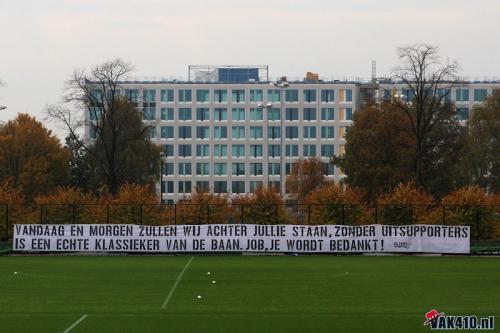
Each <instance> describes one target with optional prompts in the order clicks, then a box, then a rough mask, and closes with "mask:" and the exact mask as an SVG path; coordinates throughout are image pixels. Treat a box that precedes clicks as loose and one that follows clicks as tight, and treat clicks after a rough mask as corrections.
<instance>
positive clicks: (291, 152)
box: [285, 145, 299, 157]
mask: <svg viewBox="0 0 500 333" xmlns="http://www.w3.org/2000/svg"><path fill="white" fill-rule="evenodd" d="M285 156H287V157H297V156H299V145H285Z"/></svg>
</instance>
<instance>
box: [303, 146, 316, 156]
mask: <svg viewBox="0 0 500 333" xmlns="http://www.w3.org/2000/svg"><path fill="white" fill-rule="evenodd" d="M303 149H304V153H303V154H302V155H304V156H307V157H312V156H316V145H304V146H303Z"/></svg>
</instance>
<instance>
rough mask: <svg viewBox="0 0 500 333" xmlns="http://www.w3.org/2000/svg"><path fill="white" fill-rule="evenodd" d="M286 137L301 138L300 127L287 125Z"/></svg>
mask: <svg viewBox="0 0 500 333" xmlns="http://www.w3.org/2000/svg"><path fill="white" fill-rule="evenodd" d="M285 137H286V138H287V139H298V138H299V127H298V126H286V127H285Z"/></svg>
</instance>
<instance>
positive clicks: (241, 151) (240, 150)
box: [232, 145, 245, 157]
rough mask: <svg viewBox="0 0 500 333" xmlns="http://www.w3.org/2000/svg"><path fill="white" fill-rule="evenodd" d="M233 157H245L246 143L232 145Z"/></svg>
mask: <svg viewBox="0 0 500 333" xmlns="http://www.w3.org/2000/svg"><path fill="white" fill-rule="evenodd" d="M232 152H233V154H232V155H233V157H245V145H233V146H232Z"/></svg>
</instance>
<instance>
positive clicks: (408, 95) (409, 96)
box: [401, 89, 415, 103]
mask: <svg viewBox="0 0 500 333" xmlns="http://www.w3.org/2000/svg"><path fill="white" fill-rule="evenodd" d="M401 93H402V95H403V96H404V100H405V102H406V103H410V102H411V101H413V100H414V99H415V93H414V92H413V90H412V89H403V90H402V91H401Z"/></svg>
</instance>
